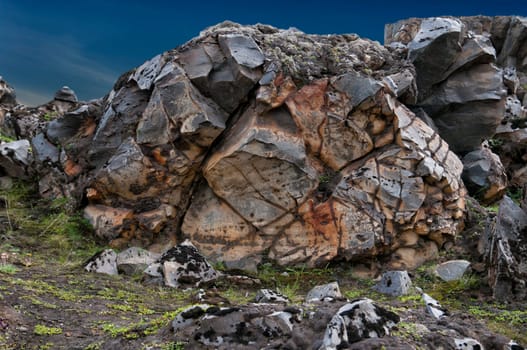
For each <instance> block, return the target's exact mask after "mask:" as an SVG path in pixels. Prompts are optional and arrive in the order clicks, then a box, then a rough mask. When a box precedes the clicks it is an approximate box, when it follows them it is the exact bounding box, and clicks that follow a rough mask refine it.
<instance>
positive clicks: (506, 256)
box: [484, 196, 527, 301]
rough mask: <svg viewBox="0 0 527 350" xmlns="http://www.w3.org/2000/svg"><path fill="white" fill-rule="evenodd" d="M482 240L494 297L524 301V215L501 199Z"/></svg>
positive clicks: (526, 256) (526, 248)
mask: <svg viewBox="0 0 527 350" xmlns="http://www.w3.org/2000/svg"><path fill="white" fill-rule="evenodd" d="M484 241H485V242H484V243H485V259H486V263H487V266H488V278H489V285H490V286H491V287H492V288H493V291H494V297H495V298H496V299H497V300H500V301H506V300H527V289H526V288H527V286H526V283H527V269H526V262H527V213H526V212H525V211H524V209H521V208H520V207H518V206H517V205H516V204H515V203H514V202H513V201H512V200H511V199H510V198H509V197H507V196H505V197H503V200H502V201H501V203H500V206H499V210H498V215H497V216H496V218H495V221H494V222H493V223H492V224H491V225H489V227H488V229H487V232H486V237H485V239H484Z"/></svg>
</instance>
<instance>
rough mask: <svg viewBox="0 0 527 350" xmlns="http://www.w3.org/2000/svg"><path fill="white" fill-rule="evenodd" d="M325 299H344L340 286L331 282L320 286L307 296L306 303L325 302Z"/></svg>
mask: <svg viewBox="0 0 527 350" xmlns="http://www.w3.org/2000/svg"><path fill="white" fill-rule="evenodd" d="M325 298H330V299H339V298H342V294H341V293H340V288H339V284H338V283H337V282H331V283H327V284H323V285H320V286H315V287H313V288H312V289H311V290H310V291H309V292H308V293H307V295H306V301H307V302H310V301H316V300H324V299H325Z"/></svg>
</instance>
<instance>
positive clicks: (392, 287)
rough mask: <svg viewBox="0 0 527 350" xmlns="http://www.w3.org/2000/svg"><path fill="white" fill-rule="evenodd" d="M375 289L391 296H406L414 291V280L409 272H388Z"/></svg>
mask: <svg viewBox="0 0 527 350" xmlns="http://www.w3.org/2000/svg"><path fill="white" fill-rule="evenodd" d="M373 289H375V290H376V291H377V292H379V293H383V294H388V295H391V296H401V295H406V294H408V293H410V291H411V289H412V279H411V278H410V276H409V275H408V272H407V271H387V272H385V273H383V275H382V278H381V280H380V281H379V282H378V283H377V284H376V285H375V286H374V287H373Z"/></svg>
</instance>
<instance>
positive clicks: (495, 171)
mask: <svg viewBox="0 0 527 350" xmlns="http://www.w3.org/2000/svg"><path fill="white" fill-rule="evenodd" d="M462 176H463V181H464V183H465V186H467V189H468V190H469V193H470V194H471V195H472V196H475V197H477V198H478V199H479V200H481V201H483V202H484V203H492V202H494V201H496V200H499V199H501V197H502V196H503V194H504V193H505V191H506V189H507V182H508V181H507V174H506V172H505V168H504V167H503V165H502V164H501V161H500V158H499V157H498V156H497V155H496V154H494V153H492V151H491V150H490V149H489V148H488V147H481V148H480V149H479V150H475V151H472V152H470V153H468V154H466V155H465V156H464V157H463V175H462Z"/></svg>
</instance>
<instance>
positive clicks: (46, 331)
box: [33, 324, 62, 335]
mask: <svg viewBox="0 0 527 350" xmlns="http://www.w3.org/2000/svg"><path fill="white" fill-rule="evenodd" d="M33 333H35V334H36V335H57V334H62V329H61V328H59V327H47V326H44V325H42V324H37V325H36V326H35V329H34V330H33Z"/></svg>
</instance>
